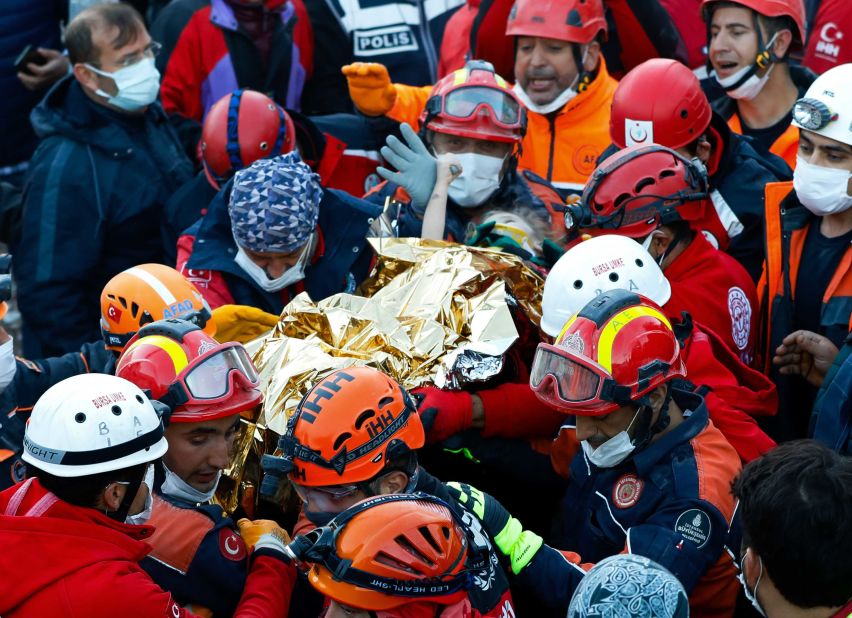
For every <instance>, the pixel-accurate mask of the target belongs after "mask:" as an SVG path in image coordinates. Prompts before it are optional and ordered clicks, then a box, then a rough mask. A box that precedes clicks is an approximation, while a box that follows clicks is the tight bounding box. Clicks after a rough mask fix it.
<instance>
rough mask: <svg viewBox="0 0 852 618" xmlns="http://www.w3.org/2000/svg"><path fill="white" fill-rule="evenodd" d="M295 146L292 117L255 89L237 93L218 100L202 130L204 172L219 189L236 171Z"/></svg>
mask: <svg viewBox="0 0 852 618" xmlns="http://www.w3.org/2000/svg"><path fill="white" fill-rule="evenodd" d="M295 147H296V129H295V127H294V126H293V120H292V119H291V118H290V115H289V114H288V113H287V112H285V111H284V110H283V109H282V108H281V107H280V106H279V105H278V104H277V103H276V102H275V101H273V100H272V99H270V98H269V97H268V96H266V95H265V94H261V93H260V92H254V91H253V90H235V91H234V92H232V93H231V94H226V95H225V96H224V97H222V98H221V99H219V100H218V101H216V103H214V104H213V107H211V108H210V111H208V112H207V117H206V118H205V119H204V128H203V129H202V131H201V162H202V164H203V165H204V173H205V174H206V176H207V180H208V181H210V184H211V185H213V186H214V187H216V188H217V189H218V188H219V185H220V184H223V183H224V182H225V181H226V180H228V179H229V178H230V177H231V176H233V175H234V172H236V171H237V170H241V169H243V168H244V167H248V166H249V165H251V164H252V163H254V162H255V161H257V160H258V159H266V158H268V157H275V156H278V155H280V154H284V153H287V152H290V151H291V150H293V149H294V148H295Z"/></svg>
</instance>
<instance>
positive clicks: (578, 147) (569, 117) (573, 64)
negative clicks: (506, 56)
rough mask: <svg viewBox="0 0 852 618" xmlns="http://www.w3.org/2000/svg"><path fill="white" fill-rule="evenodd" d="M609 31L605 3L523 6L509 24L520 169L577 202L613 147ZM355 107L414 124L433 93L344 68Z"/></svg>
mask: <svg viewBox="0 0 852 618" xmlns="http://www.w3.org/2000/svg"><path fill="white" fill-rule="evenodd" d="M606 33H607V25H606V19H605V17H604V9H603V4H602V2H601V0H546V1H543V0H518V1H517V2H516V3H515V5H514V7H513V9H512V12H511V13H510V14H509V19H508V22H507V24H506V34H507V35H509V36H511V37H514V41H515V65H514V67H515V86H514V92H515V94H516V95H517V96H518V98H519V99H520V100H521V101H522V102H523V104H524V106H525V107H526V109H527V112H528V122H529V126H528V128H527V131H526V134H525V135H524V137H523V141H522V143H521V153H520V155H519V157H518V167H519V169H521V170H524V171H531V172H533V173H535V174H537V175H538V176H541V177H542V178H545V179H546V180H547V181H548V182H550V183H551V184H553V186H555V187H556V188H557V189H558V190H559V192H560V193H561V194H562V196H563V197H564V196H566V195H568V194H579V193H580V192H582V190H583V185H584V184H585V182H586V179H587V178H588V177H589V175H590V174H591V173H592V171H593V170H594V169H595V163H596V161H597V159H598V157H599V156H600V154H601V153H602V152H603V151H604V149H605V148H606V147H607V145H609V141H610V138H609V132H608V124H609V109H610V105H611V103H612V97H613V94H614V93H615V88H616V81H615V80H614V79H613V78H612V77H610V75H609V73H608V72H607V68H606V62H605V61H604V59H603V56H602V55H601V44H602V42H603V40H604V38H605V37H606ZM343 72H344V74H345V75H346V78H347V80H348V82H349V94H350V96H351V97H352V101H353V102H354V103H355V106H356V107H357V108H358V110H359V111H361V112H362V113H364V114H366V115H369V116H379V115H385V114H386V115H387V116H388V117H390V118H393V119H394V120H397V121H400V122H407V123H409V124H414V120H415V118H417V117H418V115H420V113H421V111H422V110H423V108H424V106H425V105H426V104H427V102H428V99H429V97H430V94H429V89H428V88H412V87H408V86H404V85H402V84H397V83H391V80H390V77H389V76H388V72H387V69H385V68H384V67H383V66H381V65H377V64H372V63H367V64H365V63H355V64H353V65H350V66H347V67H343Z"/></svg>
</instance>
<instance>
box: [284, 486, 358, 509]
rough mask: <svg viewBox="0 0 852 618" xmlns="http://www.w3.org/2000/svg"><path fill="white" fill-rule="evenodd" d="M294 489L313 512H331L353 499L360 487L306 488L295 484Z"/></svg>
mask: <svg viewBox="0 0 852 618" xmlns="http://www.w3.org/2000/svg"><path fill="white" fill-rule="evenodd" d="M292 485H293V489H294V490H295V491H296V493H297V494H298V495H299V497H300V498H301V499H302V502H304V503H305V504H310V505H311V507H313V510H317V511H331V510H334V508H335V507H339V506H340V502H341V501H343V500H346V499H347V498H351V497H352V496H354V495H355V493H357V492H358V490H359V487H358V485H333V486H329V487H306V486H305V485H300V484H299V483H293V484H292Z"/></svg>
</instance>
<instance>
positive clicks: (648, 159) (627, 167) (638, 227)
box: [566, 144, 708, 238]
mask: <svg viewBox="0 0 852 618" xmlns="http://www.w3.org/2000/svg"><path fill="white" fill-rule="evenodd" d="M707 196H708V188H707V177H706V174H705V171H704V170H703V169H702V168H701V167H700V166H699V164H698V163H693V162H692V161H689V160H687V159H685V158H684V157H682V156H681V155H679V154H678V153H676V152H675V151H674V150H670V149H669V148H666V147H665V146H657V145H655V144H652V145H650V146H631V147H629V148H625V149H624V150H620V151H618V152H617V153H615V154H614V155H612V156H611V157H610V158H608V159H606V160H605V161H604V162H603V163H601V164H600V165H599V166H598V167H597V169H595V171H594V172H592V175H591V177H590V178H589V180H588V182H587V183H586V188H585V189H584V191H583V195H582V198H581V199H580V202H579V203H578V204H576V205H569V206H568V207H567V208H568V210H567V211H566V224H572V225H569V227H579V228H581V229H584V230H587V231H589V232H590V233H592V234H596V233H598V234H606V233H617V234H621V235H623V236H630V237H632V238H644V237H645V236H647V235H648V234H650V233H651V232H653V231H654V230H656V229H657V228H658V227H660V226H661V225H666V224H669V223H673V222H676V221H688V222H689V223H690V224H692V225H693V226H694V227H696V228H700V227H701V222H703V220H704V219H705V214H706V210H707Z"/></svg>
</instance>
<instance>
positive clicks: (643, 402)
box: [633, 386, 672, 451]
mask: <svg viewBox="0 0 852 618" xmlns="http://www.w3.org/2000/svg"><path fill="white" fill-rule="evenodd" d="M671 400H672V389H671V388H670V387H668V386H667V387H666V396H665V399H663V404H662V405H661V406H660V416H659V418H657V420H656V422H655V423H654V424H653V425H651V418H652V417H653V416H654V408H653V406H652V405H651V399H650V397H648V395H643V396H642V397H640V398H639V399H638V400H637V401H636V403H638V404H639V405H640V406H641V408H642V409H641V414H640V415H639V426H638V427H637V429H636V437H635V438H634V440H633V445H634V446H635V447H636V450H637V451H639V450H641V449H643V448H645V447H646V446H648V444H649V443H650V442H651V440H652V439H653V437H654V436H655V435H657V434H659V433H661V432H663V431H665V429H666V427H668V426H669V423H670V422H671V417H670V416H669V404H670V403H671Z"/></svg>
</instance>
